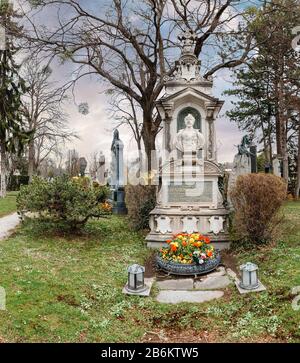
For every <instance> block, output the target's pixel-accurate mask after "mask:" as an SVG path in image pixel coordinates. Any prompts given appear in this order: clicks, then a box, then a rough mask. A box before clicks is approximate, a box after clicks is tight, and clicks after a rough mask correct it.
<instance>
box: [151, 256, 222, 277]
mask: <svg viewBox="0 0 300 363" xmlns="http://www.w3.org/2000/svg"><path fill="white" fill-rule="evenodd" d="M215 253H216V257H215V258H212V259H208V260H206V261H205V262H204V263H203V264H202V265H197V264H196V263H189V264H182V263H176V262H173V261H166V260H164V259H162V258H161V256H160V255H159V253H158V254H156V257H155V262H156V266H157V267H158V268H160V269H161V270H163V271H165V272H167V273H169V274H172V275H182V276H189V275H203V274H206V273H208V272H211V271H213V270H215V269H216V268H217V267H218V266H219V264H220V262H221V255H220V252H219V251H217V250H216V251H215Z"/></svg>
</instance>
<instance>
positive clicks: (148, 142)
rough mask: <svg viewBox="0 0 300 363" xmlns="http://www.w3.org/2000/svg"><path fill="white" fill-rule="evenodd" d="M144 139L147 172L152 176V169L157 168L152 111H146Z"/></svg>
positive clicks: (144, 116)
mask: <svg viewBox="0 0 300 363" xmlns="http://www.w3.org/2000/svg"><path fill="white" fill-rule="evenodd" d="M142 138H143V142H144V147H145V153H146V159H147V160H146V162H147V172H148V175H149V176H150V175H151V171H152V169H153V168H156V148H155V138H156V132H155V130H153V122H152V111H151V112H147V111H144V115H143V130H142Z"/></svg>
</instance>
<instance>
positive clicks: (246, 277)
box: [240, 262, 259, 290]
mask: <svg viewBox="0 0 300 363" xmlns="http://www.w3.org/2000/svg"><path fill="white" fill-rule="evenodd" d="M240 270H241V273H242V280H241V281H240V287H241V288H242V289H245V290H255V289H257V288H258V287H259V281H258V276H257V271H258V266H257V265H255V264H254V263H252V262H247V263H245V264H244V265H241V266H240Z"/></svg>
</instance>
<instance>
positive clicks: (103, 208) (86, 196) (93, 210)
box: [17, 176, 111, 229]
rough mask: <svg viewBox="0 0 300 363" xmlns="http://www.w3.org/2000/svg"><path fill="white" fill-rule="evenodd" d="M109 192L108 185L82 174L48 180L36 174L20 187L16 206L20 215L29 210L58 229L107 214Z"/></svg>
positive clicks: (109, 208) (22, 215) (76, 227)
mask: <svg viewBox="0 0 300 363" xmlns="http://www.w3.org/2000/svg"><path fill="white" fill-rule="evenodd" d="M108 194H109V190H108V188H107V187H103V186H100V185H98V184H97V183H91V182H90V180H89V179H88V178H85V177H82V178H81V177H75V178H71V179H70V178H69V177H68V176H60V177H56V178H54V179H53V180H51V181H47V180H45V179H42V178H39V177H35V178H34V179H33V181H32V183H31V184H29V185H27V186H21V189H20V193H19V195H18V197H17V208H18V213H19V214H20V216H21V217H22V218H24V217H25V214H26V215H27V214H28V212H30V213H33V215H34V217H37V218H38V219H39V220H41V221H43V222H49V223H52V224H53V223H54V224H55V226H56V227H57V228H58V229H59V228H60V227H61V228H68V229H78V228H80V227H83V226H84V225H85V223H86V222H87V221H88V220H89V219H90V218H92V217H94V218H100V217H103V216H106V215H108V214H110V212H111V207H110V205H109V204H108V203H107V202H106V199H107V197H108Z"/></svg>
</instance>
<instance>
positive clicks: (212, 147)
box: [206, 106, 216, 161]
mask: <svg viewBox="0 0 300 363" xmlns="http://www.w3.org/2000/svg"><path fill="white" fill-rule="evenodd" d="M214 112H215V107H213V106H212V107H207V117H206V120H207V122H208V147H207V159H208V160H211V161H216V136H215V124H214V121H215V118H214Z"/></svg>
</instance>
